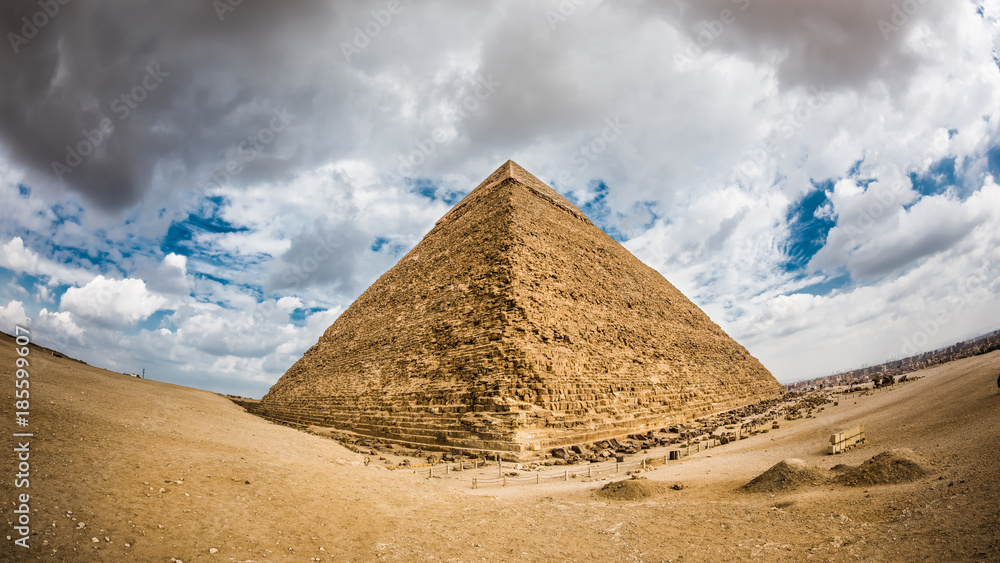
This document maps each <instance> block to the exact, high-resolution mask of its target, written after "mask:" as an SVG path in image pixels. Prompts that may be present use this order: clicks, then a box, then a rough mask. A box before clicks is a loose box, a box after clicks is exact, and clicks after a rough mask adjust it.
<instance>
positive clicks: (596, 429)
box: [241, 402, 748, 462]
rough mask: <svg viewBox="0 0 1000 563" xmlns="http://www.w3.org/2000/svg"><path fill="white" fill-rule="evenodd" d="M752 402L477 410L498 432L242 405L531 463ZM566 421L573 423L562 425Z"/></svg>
mask: <svg viewBox="0 0 1000 563" xmlns="http://www.w3.org/2000/svg"><path fill="white" fill-rule="evenodd" d="M747 404H748V403H743V402H741V403H735V402H734V403H716V404H713V405H711V407H705V408H703V409H701V412H699V413H697V414H698V416H697V417H695V416H690V415H688V414H685V413H670V414H664V413H649V414H646V415H645V416H638V417H623V419H622V420H608V419H603V420H589V421H586V423H585V424H581V425H579V426H571V425H570V426H567V427H563V428H551V427H538V426H532V425H527V424H518V423H517V422H516V420H517V414H516V413H513V414H512V413H505V412H501V413H478V414H479V416H481V417H488V418H490V419H492V420H493V421H495V426H496V429H495V431H484V430H482V429H478V428H473V427H470V425H469V424H468V423H467V422H463V420H462V419H461V418H460V417H459V416H456V415H455V414H450V415H449V414H441V413H436V412H427V411H400V412H392V413H390V412H384V411H379V412H364V411H358V410H348V411H342V412H339V413H335V412H331V411H329V410H327V411H326V413H325V414H319V413H318V412H317V410H315V409H311V408H308V407H304V406H303V405H302V404H301V403H300V402H299V403H295V404H289V405H275V404H273V403H271V404H267V405H265V404H262V403H258V402H253V403H241V405H242V406H243V407H244V408H246V410H247V411H248V412H250V413H252V414H255V415H258V416H261V417H263V418H265V419H268V420H271V421H272V422H277V423H280V424H285V425H289V426H293V427H296V428H301V429H306V428H309V429H310V430H311V431H313V432H315V433H319V434H325V435H329V436H331V437H333V438H336V439H347V440H351V439H374V440H380V441H383V442H389V443H393V444H398V445H401V446H405V447H408V448H415V449H423V450H429V451H438V452H449V453H453V454H456V455H470V456H473V457H485V456H499V457H500V458H501V459H504V460H506V461H516V462H523V461H533V460H538V459H545V458H547V457H549V455H550V452H551V451H552V450H554V449H557V448H568V447H571V446H574V445H583V444H588V443H592V442H600V441H603V440H610V439H612V438H624V437H626V436H629V435H633V434H644V433H646V432H649V431H651V430H653V431H655V430H662V429H666V428H667V427H669V426H672V425H675V424H685V423H690V422H693V420H694V419H695V418H708V417H712V416H716V415H719V414H721V413H725V412H728V411H731V410H734V409H737V408H740V407H743V406H746V405H747ZM560 424H563V425H567V424H570V423H560Z"/></svg>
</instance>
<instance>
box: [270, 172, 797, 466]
mask: <svg viewBox="0 0 1000 563" xmlns="http://www.w3.org/2000/svg"><path fill="white" fill-rule="evenodd" d="M782 393H783V389H782V387H781V385H780V384H779V383H778V382H777V381H776V380H775V379H774V377H773V376H772V375H771V374H770V373H769V372H768V371H767V369H765V368H764V366H762V365H761V363H760V362H759V361H757V359H755V358H754V357H753V356H751V355H750V354H749V353H748V352H747V351H746V349H744V348H743V347H742V346H740V345H739V344H737V343H736V342H735V341H734V340H732V339H731V338H730V337H729V336H728V335H726V333H725V332H723V331H722V329H721V328H719V326H718V325H716V324H715V323H713V322H712V321H711V320H710V319H709V318H708V316H707V315H705V313H703V312H702V311H701V310H700V309H699V308H698V307H697V306H696V305H694V304H693V303H692V302H691V301H690V300H688V299H687V298H686V297H684V295H682V294H681V292H680V291H678V290H677V289H676V288H675V287H674V286H673V285H671V284H670V282H668V281H667V280H666V279H664V278H663V276H661V275H660V274H659V273H658V272H656V271H655V270H653V269H652V268H650V267H648V266H646V265H645V264H643V263H642V262H640V261H639V260H638V259H637V258H636V257H635V256H633V255H632V254H631V253H629V252H628V251H627V250H626V249H625V248H624V247H622V246H621V245H620V244H618V243H617V242H615V241H614V240H613V239H612V238H611V237H609V236H608V235H607V234H605V233H604V232H603V231H601V229H599V228H598V227H597V226H595V225H594V224H593V223H591V222H590V220H588V219H587V218H586V217H585V216H584V215H583V213H581V212H580V210H579V209H577V208H576V207H574V206H573V205H572V204H571V203H570V202H569V201H567V200H566V199H565V198H563V197H562V196H560V195H559V194H558V193H556V192H555V191H554V190H553V189H552V188H550V187H549V186H547V185H545V184H544V183H542V182H541V181H540V180H538V179H537V178H535V177H534V176H532V175H531V174H530V173H528V172H527V171H525V170H524V169H523V168H521V167H520V166H518V165H517V164H516V163H514V162H513V161H508V162H506V163H505V164H503V166H501V167H500V168H499V169H497V171H496V172H494V173H493V174H491V175H490V176H489V177H488V178H486V180H484V181H483V182H482V183H481V184H480V185H479V186H478V187H477V188H476V189H474V190H473V191H472V192H471V193H469V195H467V196H466V197H465V198H464V199H462V201H460V202H459V203H458V204H457V205H455V207H453V208H452V209H451V210H450V211H448V213H447V214H445V216H444V217H442V218H441V219H440V220H439V221H438V222H437V224H435V226H434V228H433V229H431V231H430V232H429V233H428V234H427V235H426V236H425V237H424V238H423V240H422V241H421V242H420V243H419V244H417V245H416V246H415V247H414V248H413V249H412V250H411V251H410V252H409V253H408V254H407V255H406V256H404V257H403V258H402V259H401V260H400V261H399V263H397V264H396V265H395V266H394V267H393V268H392V269H390V270H389V271H388V272H386V273H385V274H383V275H382V276H381V277H380V278H379V279H378V280H377V281H376V282H375V283H373V284H372V285H371V287H369V288H368V290H366V291H365V292H364V293H363V294H362V295H361V296H360V297H359V298H358V299H357V300H356V301H355V302H354V303H353V304H352V305H351V306H350V308H348V309H347V310H346V311H345V312H344V313H343V314H342V315H340V317H339V318H338V319H337V320H336V321H335V322H334V323H333V325H332V326H330V327H329V328H328V329H327V330H326V332H325V333H324V334H323V336H322V337H321V338H320V339H319V342H317V343H316V345H315V346H313V347H312V348H310V349H309V350H308V351H307V352H306V353H305V355H304V356H303V357H302V358H301V359H300V360H298V361H297V362H296V363H295V365H293V366H292V367H291V368H290V369H289V370H288V371H287V372H286V373H285V375H284V376H282V377H281V379H280V380H278V382H277V383H275V384H274V386H273V387H271V389H270V391H269V392H268V393H267V395H265V396H264V397H263V399H261V401H260V403H258V404H257V405H256V406H255V407H254V409H253V410H254V411H255V412H257V414H260V415H262V416H265V417H267V418H271V419H273V420H278V421H282V422H286V423H291V424H295V425H300V426H309V425H313V426H321V427H329V428H333V429H336V430H338V431H342V432H347V433H354V434H358V435H361V436H369V437H374V438H379V439H384V440H389V441H394V442H397V443H403V444H410V445H415V446H422V447H426V448H429V449H439V450H453V451H463V452H477V453H482V452H500V453H502V454H503V456H504V457H507V458H513V459H528V458H531V457H537V456H540V455H543V454H544V453H545V452H547V451H548V450H549V449H551V448H555V447H560V446H566V445H572V444H580V443H585V442H589V441H594V440H598V439H606V438H612V437H618V436H624V435H627V434H633V433H639V432H644V431H647V430H651V429H655V428H662V427H664V426H668V425H671V424H675V423H682V422H687V421H690V420H693V419H694V418H698V417H703V416H708V415H712V414H715V413H718V412H723V411H727V410H731V409H734V408H737V407H741V406H744V405H747V404H750V403H755V402H757V401H760V400H763V399H768V398H773V397H777V396H780V395H781V394H782Z"/></svg>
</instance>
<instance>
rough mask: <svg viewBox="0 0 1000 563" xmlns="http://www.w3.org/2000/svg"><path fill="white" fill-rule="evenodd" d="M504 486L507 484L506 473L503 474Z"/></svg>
mask: <svg viewBox="0 0 1000 563" xmlns="http://www.w3.org/2000/svg"><path fill="white" fill-rule="evenodd" d="M503 486H504V487H506V486H507V476H506V475H504V476H503Z"/></svg>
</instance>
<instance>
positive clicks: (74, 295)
mask: <svg viewBox="0 0 1000 563" xmlns="http://www.w3.org/2000/svg"><path fill="white" fill-rule="evenodd" d="M166 304H167V300H166V299H164V298H163V297H161V296H159V295H155V294H152V293H150V292H149V291H148V290H147V289H146V283H145V282H144V281H142V280H139V279H134V278H126V279H123V280H114V279H108V278H105V277H104V276H97V277H96V278H94V279H93V280H91V281H90V282H89V283H88V284H87V285H85V286H83V287H71V288H69V289H67V290H66V293H64V294H63V296H62V301H61V304H60V308H61V309H62V310H64V311H68V312H71V313H73V314H74V315H77V316H79V317H81V318H83V319H88V320H91V321H94V322H97V323H101V324H105V325H110V326H118V327H124V326H133V325H135V324H136V323H138V322H139V321H143V320H145V319H147V318H149V316H150V315H152V314H153V313H155V312H156V311H157V310H159V309H160V308H161V307H162V306H164V305H166Z"/></svg>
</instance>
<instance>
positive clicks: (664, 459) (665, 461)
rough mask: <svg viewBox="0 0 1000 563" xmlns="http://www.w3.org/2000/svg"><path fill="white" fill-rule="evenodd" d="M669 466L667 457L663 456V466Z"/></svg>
mask: <svg viewBox="0 0 1000 563" xmlns="http://www.w3.org/2000/svg"><path fill="white" fill-rule="evenodd" d="M666 464H667V456H663V465H666Z"/></svg>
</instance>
